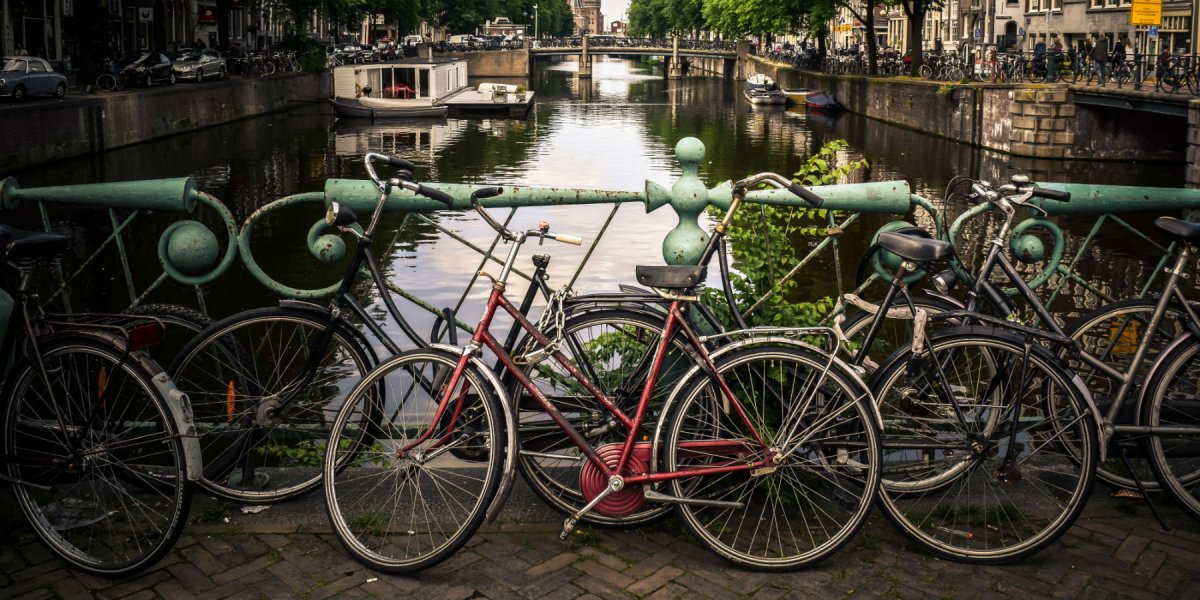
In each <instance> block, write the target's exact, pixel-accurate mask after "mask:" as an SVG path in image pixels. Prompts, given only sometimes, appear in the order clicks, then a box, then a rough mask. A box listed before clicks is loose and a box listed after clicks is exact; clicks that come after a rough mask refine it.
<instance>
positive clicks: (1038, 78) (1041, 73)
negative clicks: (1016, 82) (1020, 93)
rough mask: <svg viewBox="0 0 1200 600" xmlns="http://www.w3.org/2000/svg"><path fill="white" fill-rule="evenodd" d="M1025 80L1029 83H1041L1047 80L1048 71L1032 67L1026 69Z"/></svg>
mask: <svg viewBox="0 0 1200 600" xmlns="http://www.w3.org/2000/svg"><path fill="white" fill-rule="evenodd" d="M1025 78H1026V79H1028V80H1029V83H1041V82H1042V80H1043V79H1045V78H1046V69H1045V67H1043V68H1041V69H1039V68H1038V67H1036V66H1032V67H1030V68H1028V69H1025Z"/></svg>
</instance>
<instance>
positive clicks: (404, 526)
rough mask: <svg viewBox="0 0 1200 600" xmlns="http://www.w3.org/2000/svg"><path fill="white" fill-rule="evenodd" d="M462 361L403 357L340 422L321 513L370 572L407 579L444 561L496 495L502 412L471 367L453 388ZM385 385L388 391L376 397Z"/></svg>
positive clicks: (375, 374) (375, 377) (428, 355)
mask: <svg viewBox="0 0 1200 600" xmlns="http://www.w3.org/2000/svg"><path fill="white" fill-rule="evenodd" d="M458 359H459V357H458V356H457V355H454V354H449V353H446V352H439V351H435V350H419V351H414V352H407V353H404V354H400V355H397V356H395V357H393V358H391V359H389V360H387V361H385V362H384V363H383V364H381V365H379V367H378V368H376V369H375V370H373V371H371V372H370V373H369V374H368V375H367V377H366V379H364V380H363V381H362V382H361V383H360V384H359V385H358V386H357V387H356V388H355V389H354V391H353V392H352V393H351V394H350V398H349V400H348V401H347V402H346V404H345V405H344V406H343V407H342V409H341V410H340V411H339V412H338V414H337V419H336V420H335V421H334V424H333V430H332V436H333V437H332V439H334V440H337V442H336V443H334V444H331V445H330V451H329V453H328V454H327V455H326V457H325V507H326V510H327V512H328V514H329V520H330V523H332V524H333V529H334V532H336V533H337V536H338V539H339V540H341V542H342V545H343V546H345V547H346V549H347V550H348V551H349V552H350V553H351V554H352V555H354V558H355V559H357V560H358V561H359V562H362V563H363V564H365V565H367V566H369V567H371V568H372V569H377V570H379V571H384V572H387V573H409V572H413V571H418V570H421V569H425V568H428V567H430V566H433V565H435V564H437V563H439V562H441V561H443V560H445V559H446V558H448V557H449V556H450V555H451V554H453V553H454V552H455V551H456V550H458V548H459V547H461V546H462V545H463V544H464V543H466V541H467V540H468V539H469V538H470V537H471V535H473V534H474V533H475V530H476V529H478V528H479V525H480V523H482V521H483V518H484V516H485V514H486V513H487V509H488V506H489V504H490V503H491V501H492V499H493V498H494V497H495V494H496V492H497V490H498V486H499V484H500V480H501V478H502V475H503V471H504V468H503V459H504V455H505V452H506V447H505V446H506V443H505V442H504V435H503V422H504V416H503V413H502V412H501V410H502V409H501V407H500V404H499V402H497V400H496V396H495V395H494V393H493V390H492V388H491V387H490V386H489V385H488V383H487V381H486V380H485V379H484V378H483V376H482V375H481V374H480V373H478V372H477V371H476V370H475V369H474V368H473V367H468V368H467V369H465V370H464V371H463V372H462V376H461V377H460V378H459V379H458V381H457V383H455V387H454V389H452V390H448V389H447V386H448V385H449V384H450V383H451V382H450V381H449V380H450V377H451V376H452V374H453V373H454V371H455V368H456V365H457V362H458ZM384 382H386V385H385V386H384V387H386V390H387V391H386V393H384V394H378V393H375V391H376V390H377V389H378V388H379V386H380V385H382V384H384ZM443 397H447V398H448V401H447V404H446V406H445V407H443V410H442V411H441V412H439V411H438V406H439V403H440V402H441V400H442V398H443ZM439 414H440V417H438V415H439ZM364 432H368V435H366V436H364V435H363V433H364ZM410 445H411V446H412V447H409V446H410ZM455 450H460V451H461V452H455ZM460 456H468V457H470V458H469V459H464V458H460ZM344 465H349V466H345V468H342V467H343V466H344Z"/></svg>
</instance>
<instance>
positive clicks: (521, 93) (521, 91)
mask: <svg viewBox="0 0 1200 600" xmlns="http://www.w3.org/2000/svg"><path fill="white" fill-rule="evenodd" d="M524 101H525V86H523V85H518V86H517V102H524Z"/></svg>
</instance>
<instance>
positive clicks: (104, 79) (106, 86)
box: [96, 73, 117, 92]
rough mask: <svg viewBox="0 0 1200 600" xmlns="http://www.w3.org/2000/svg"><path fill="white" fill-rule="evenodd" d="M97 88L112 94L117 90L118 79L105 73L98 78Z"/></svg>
mask: <svg viewBox="0 0 1200 600" xmlns="http://www.w3.org/2000/svg"><path fill="white" fill-rule="evenodd" d="M96 87H97V88H100V91H103V92H111V91H113V90H115V89H117V78H116V77H115V76H113V75H110V74H108V73H104V74H102V75H100V76H99V77H97V78H96Z"/></svg>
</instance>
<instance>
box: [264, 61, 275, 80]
mask: <svg viewBox="0 0 1200 600" xmlns="http://www.w3.org/2000/svg"><path fill="white" fill-rule="evenodd" d="M274 74H275V63H273V62H271V61H263V63H262V73H261V76H262V77H266V76H268V75H274Z"/></svg>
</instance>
